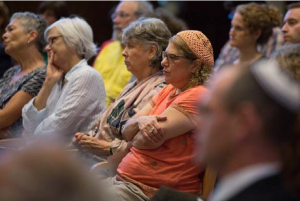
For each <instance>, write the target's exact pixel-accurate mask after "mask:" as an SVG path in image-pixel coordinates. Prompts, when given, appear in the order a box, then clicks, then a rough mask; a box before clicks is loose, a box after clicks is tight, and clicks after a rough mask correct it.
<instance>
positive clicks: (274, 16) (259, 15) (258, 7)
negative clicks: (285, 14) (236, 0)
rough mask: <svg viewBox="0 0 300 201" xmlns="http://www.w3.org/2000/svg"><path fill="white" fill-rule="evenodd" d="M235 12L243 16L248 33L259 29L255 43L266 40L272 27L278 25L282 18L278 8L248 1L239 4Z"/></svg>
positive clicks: (261, 42)
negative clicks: (259, 32)
mask: <svg viewBox="0 0 300 201" xmlns="http://www.w3.org/2000/svg"><path fill="white" fill-rule="evenodd" d="M236 12H237V13H239V14H240V15H241V16H242V17H243V21H244V22H245V24H246V26H247V27H248V29H249V30H250V33H254V32H256V31H258V30H261V34H260V36H259V38H258V39H257V43H258V44H260V45H263V44H265V43H267V42H268V40H269V38H270V37H271V35H272V34H273V28H274V27H277V26H279V25H280V23H281V19H282V16H281V14H280V12H279V11H278V9H276V8H275V7H271V6H268V5H266V4H257V3H249V4H244V5H239V6H238V7H237V8H236Z"/></svg>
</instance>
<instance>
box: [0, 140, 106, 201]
mask: <svg viewBox="0 0 300 201" xmlns="http://www.w3.org/2000/svg"><path fill="white" fill-rule="evenodd" d="M87 172H88V170H87V169H86V168H85V167H83V165H82V163H80V161H78V159H77V160H75V159H74V156H72V155H71V154H70V153H67V152H66V151H65V150H64V149H62V148H61V147H57V146H56V145H53V144H49V143H48V142H42V143H41V142H39V143H38V144H37V143H35V144H30V146H28V147H26V148H23V149H22V150H21V151H17V152H12V153H9V154H7V153H6V154H5V155H1V163H0V178H1V179H0V200H3V201H4V200H5V201H29V200H30V201H54V200H55V201H87V200H88V201H101V200H102V199H101V194H102V191H101V186H100V184H99V182H97V181H96V177H95V176H94V175H92V174H90V173H89V174H87ZM104 201H105V200H104Z"/></svg>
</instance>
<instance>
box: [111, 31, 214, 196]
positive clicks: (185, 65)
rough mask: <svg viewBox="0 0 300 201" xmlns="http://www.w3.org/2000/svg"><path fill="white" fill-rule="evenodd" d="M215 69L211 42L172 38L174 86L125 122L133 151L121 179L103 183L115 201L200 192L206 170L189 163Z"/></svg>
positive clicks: (166, 61)
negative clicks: (162, 192) (161, 192)
mask: <svg viewBox="0 0 300 201" xmlns="http://www.w3.org/2000/svg"><path fill="white" fill-rule="evenodd" d="M213 64H214V61H213V49H212V46H211V43H210V41H209V40H208V39H207V38H206V36H205V35H204V34H203V33H201V32H200V31H182V32H179V33H178V34H177V35H175V36H173V37H172V38H171V39H170V41H169V45H168V47H167V49H166V51H165V52H163V61H162V66H163V67H164V74H165V79H166V82H168V83H170V84H169V85H168V86H166V87H165V88H164V89H162V90H161V91H160V92H159V94H157V95H156V96H155V97H154V98H153V99H152V101H151V102H150V103H149V104H147V105H146V106H145V107H144V108H143V109H142V110H141V111H139V112H138V113H137V114H136V115H135V116H134V117H133V118H131V119H130V120H128V121H127V123H126V125H125V127H124V129H123V133H122V134H123V137H124V139H126V140H127V141H129V142H128V146H129V147H130V152H129V153H128V154H127V155H126V156H125V157H124V158H123V160H122V162H121V163H120V165H119V167H118V169H117V175H116V176H115V177H113V178H108V179H107V180H105V184H106V185H107V187H108V189H107V191H106V192H107V194H106V196H108V197H109V198H110V199H111V200H149V199H150V198H151V197H152V196H153V194H154V193H155V191H156V190H157V189H158V188H159V187H160V186H162V185H165V186H169V187H172V188H174V189H177V190H180V191H183V192H189V193H194V194H200V193H201V185H202V184H201V178H200V177H199V174H200V173H201V172H202V171H203V169H202V168H201V167H199V166H198V165H195V164H194V163H193V162H192V161H191V159H192V158H193V155H194V148H195V146H194V131H195V129H196V125H197V123H196V119H197V116H198V114H197V106H196V105H197V104H196V102H197V99H198V98H199V97H200V98H201V96H202V95H203V94H204V93H205V92H206V88H205V87H203V84H204V83H205V82H206V80H207V79H208V77H209V75H210V72H211V70H212V67H213ZM117 198H119V199H117Z"/></svg>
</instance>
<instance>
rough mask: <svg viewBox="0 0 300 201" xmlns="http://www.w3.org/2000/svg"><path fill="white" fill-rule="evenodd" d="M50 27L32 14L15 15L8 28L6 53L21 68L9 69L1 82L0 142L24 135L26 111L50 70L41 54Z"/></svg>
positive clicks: (6, 31)
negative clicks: (23, 111) (46, 30)
mask: <svg viewBox="0 0 300 201" xmlns="http://www.w3.org/2000/svg"><path fill="white" fill-rule="evenodd" d="M46 27H47V24H46V21H45V20H44V19H43V18H42V17H41V16H39V15H36V14H34V13H30V12H22V13H15V14H14V15H13V16H12V18H11V19H10V23H9V24H8V25H7V27H6V30H5V34H4V35H3V44H4V47H5V52H6V53H7V54H8V55H9V56H11V57H12V58H14V59H15V60H16V61H17V63H18V65H16V66H14V67H11V68H10V69H8V70H7V71H6V72H5V73H4V76H3V78H2V79H0V139H1V138H7V137H19V136H20V135H21V133H22V132H23V126H22V118H21V114H22V108H23V106H24V105H25V104H26V103H28V102H29V101H30V99H32V98H33V97H35V96H36V95H37V94H38V93H39V91H40V89H41V87H42V85H43V82H44V80H45V76H46V66H45V62H44V60H43V57H42V54H41V51H42V49H43V46H44V44H45V41H44V38H43V33H44V31H45V29H46Z"/></svg>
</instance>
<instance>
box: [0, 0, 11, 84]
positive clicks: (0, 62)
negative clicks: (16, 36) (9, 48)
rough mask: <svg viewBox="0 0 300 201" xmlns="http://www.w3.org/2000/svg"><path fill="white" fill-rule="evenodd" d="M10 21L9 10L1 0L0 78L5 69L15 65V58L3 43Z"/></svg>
mask: <svg viewBox="0 0 300 201" xmlns="http://www.w3.org/2000/svg"><path fill="white" fill-rule="evenodd" d="M8 23H9V11H8V8H7V6H6V5H5V3H4V2H3V1H0V66H1V68H0V79H2V77H3V75H4V73H5V71H7V70H8V69H9V68H10V67H12V66H13V60H12V59H11V57H10V56H8V55H7V54H6V53H5V48H4V45H3V37H2V36H3V34H4V32H5V28H6V26H7V25H8Z"/></svg>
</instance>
